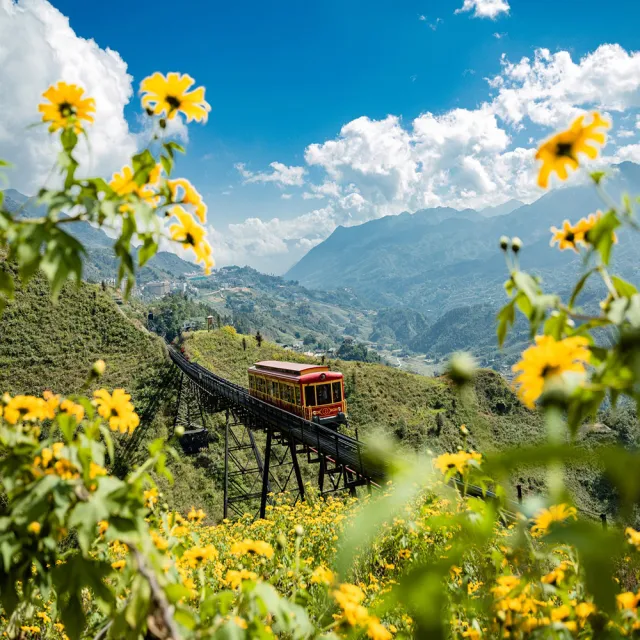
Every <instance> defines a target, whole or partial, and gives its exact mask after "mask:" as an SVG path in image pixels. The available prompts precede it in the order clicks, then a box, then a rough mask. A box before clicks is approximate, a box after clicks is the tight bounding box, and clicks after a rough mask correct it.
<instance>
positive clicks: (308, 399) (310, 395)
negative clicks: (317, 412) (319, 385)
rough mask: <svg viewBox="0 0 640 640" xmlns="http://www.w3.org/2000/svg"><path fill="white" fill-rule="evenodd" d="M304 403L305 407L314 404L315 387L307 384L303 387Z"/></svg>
mask: <svg viewBox="0 0 640 640" xmlns="http://www.w3.org/2000/svg"><path fill="white" fill-rule="evenodd" d="M304 403H305V404H306V405H307V407H313V406H314V405H315V404H316V389H315V387H312V386H308V387H305V388H304Z"/></svg>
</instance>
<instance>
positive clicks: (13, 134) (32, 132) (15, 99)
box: [0, 0, 137, 194]
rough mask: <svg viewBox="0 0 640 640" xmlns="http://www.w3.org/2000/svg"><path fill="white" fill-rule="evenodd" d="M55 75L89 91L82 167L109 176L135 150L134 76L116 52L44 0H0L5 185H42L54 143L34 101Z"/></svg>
mask: <svg viewBox="0 0 640 640" xmlns="http://www.w3.org/2000/svg"><path fill="white" fill-rule="evenodd" d="M58 80H65V81H66V82H70V83H77V84H80V85H82V86H83V87H84V88H85V91H86V93H87V94H88V95H90V96H92V97H93V98H95V101H96V114H95V124H94V125H93V126H91V127H90V129H89V134H90V139H91V148H90V150H89V149H87V148H86V145H81V147H82V149H83V150H82V151H81V153H80V157H81V160H82V163H83V166H84V170H85V171H87V172H90V173H92V174H98V175H104V176H109V175H110V174H111V172H113V171H114V170H117V169H119V168H120V167H121V166H122V164H123V163H124V162H125V161H126V159H127V158H128V157H129V156H130V155H131V154H132V153H133V152H134V151H135V149H136V145H137V141H136V136H135V135H134V134H132V133H131V132H130V131H129V127H128V125H127V122H126V120H125V117H124V107H125V105H126V104H127V103H128V102H129V100H130V98H131V96H132V94H133V89H132V78H131V76H130V75H129V74H128V73H127V65H126V64H125V62H124V61H123V60H122V58H121V57H120V55H119V54H118V53H117V52H115V51H112V50H111V49H108V48H107V49H101V48H100V47H99V46H98V45H97V44H96V43H95V42H94V41H93V40H86V39H84V38H80V37H78V36H77V35H76V34H75V32H74V31H73V29H71V27H70V26H69V20H68V19H67V18H66V17H65V16H64V15H62V14H61V13H60V12H59V11H58V10H57V9H55V8H54V7H53V6H51V4H49V3H48V2H46V0H19V1H18V2H17V3H14V2H13V1H12V0H0V87H2V90H1V91H0V113H2V118H1V119H0V149H1V150H2V151H1V153H2V157H3V158H4V159H6V160H9V161H11V162H12V163H13V164H14V166H15V169H13V170H12V171H11V172H10V174H9V179H10V182H11V185H12V186H13V187H15V188H16V189H19V190H20V191H23V192H25V193H27V194H32V193H34V192H35V191H36V190H37V188H38V187H40V186H42V184H43V182H44V180H45V179H46V178H47V176H48V175H49V173H50V171H51V167H52V165H53V162H54V160H55V157H56V154H57V152H58V143H57V142H56V141H55V139H53V138H52V137H50V136H49V134H48V132H47V129H46V127H44V126H41V127H33V128H28V127H29V125H31V124H33V123H34V122H38V120H39V119H40V117H39V116H40V114H39V113H38V112H37V104H38V103H39V102H40V101H41V95H42V93H43V91H45V89H47V87H48V86H49V85H51V84H53V83H55V82H57V81H58Z"/></svg>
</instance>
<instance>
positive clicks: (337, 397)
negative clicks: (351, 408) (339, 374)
mask: <svg viewBox="0 0 640 640" xmlns="http://www.w3.org/2000/svg"><path fill="white" fill-rule="evenodd" d="M332 386H333V401H334V402H342V385H341V384H340V383H339V382H334V383H333V385H332Z"/></svg>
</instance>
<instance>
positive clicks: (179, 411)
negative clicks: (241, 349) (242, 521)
mask: <svg viewBox="0 0 640 640" xmlns="http://www.w3.org/2000/svg"><path fill="white" fill-rule="evenodd" d="M170 354H171V358H172V360H173V361H174V363H175V364H177V365H178V367H179V369H180V370H181V375H180V376H179V388H178V398H177V403H176V411H175V416H174V429H175V427H176V426H178V425H180V426H182V427H184V435H183V436H181V438H180V441H181V444H182V447H183V449H184V451H185V453H197V452H198V451H199V450H200V449H202V448H204V447H206V445H207V444H208V443H209V442H210V441H212V440H217V439H219V438H220V436H223V437H224V509H223V511H224V517H225V518H226V517H228V516H229V515H230V513H231V512H233V514H235V515H238V516H242V515H244V514H245V513H252V514H256V515H259V516H260V517H261V518H264V517H265V513H266V507H267V505H268V504H270V503H272V502H273V496H274V495H275V494H277V493H282V492H285V491H289V492H290V493H291V494H292V496H293V499H294V501H297V500H304V482H303V477H302V472H301V469H300V458H301V457H306V462H307V463H309V464H318V465H319V467H318V487H319V489H320V492H321V494H322V495H326V494H329V493H333V492H337V491H345V490H348V491H350V492H351V494H352V495H355V493H356V487H358V486H363V485H366V486H367V487H368V488H369V489H370V488H371V485H372V484H374V485H375V481H374V478H379V477H380V476H381V471H380V470H379V469H377V468H375V467H372V468H371V469H369V470H367V469H365V467H364V465H363V460H362V453H361V447H362V445H361V443H359V442H358V441H355V440H353V439H352V438H348V437H347V436H344V435H342V434H338V433H336V432H334V431H332V430H330V429H327V428H326V427H321V426H319V425H316V424H314V423H310V422H307V421H306V420H303V419H302V418H299V417H298V416H295V415H293V414H290V413H287V412H285V411H282V410H280V409H278V408H277V407H273V406H272V405H269V404H266V403H263V402H261V401H260V400H258V399H257V398H253V397H251V396H249V394H248V391H247V390H246V389H244V388H243V387H240V386H238V385H234V384H233V383H231V382H229V381H228V380H225V379H224V378H220V377H218V376H215V375H214V374H212V373H211V372H209V371H207V370H206V369H203V368H202V367H200V366H199V365H194V364H192V363H189V362H188V361H187V360H186V359H185V358H184V356H182V355H181V354H180V353H179V352H177V351H176V350H174V349H172V350H171V351H170ZM207 383H208V384H207ZM256 403H259V405H264V407H262V406H256ZM256 409H258V410H256ZM260 409H264V412H262V411H260ZM220 412H224V414H225V418H226V419H225V423H224V434H219V433H218V434H216V433H215V431H214V430H213V429H212V428H211V422H212V421H210V420H207V416H210V415H212V414H215V413H220ZM278 414H281V415H280V416H278ZM278 417H280V418H281V419H280V420H278V419H277V418H278ZM274 418H276V419H274ZM292 420H294V421H302V422H303V423H306V424H305V425H302V426H301V427H300V428H301V429H302V428H304V427H306V425H309V426H308V427H307V429H308V431H309V432H312V431H316V433H315V437H302V436H307V434H304V433H303V432H302V433H300V434H298V433H296V431H295V430H294V428H292V427H293V425H292V424H291V423H292ZM320 431H322V433H320ZM262 434H264V436H263V435H262ZM296 436H297V437H296ZM220 439H221V438H220ZM263 442H264V448H263V446H261V444H262V443H263ZM345 443H346V446H345V447H341V446H340V445H341V444H345ZM314 445H315V446H314ZM354 445H355V446H354ZM343 449H344V450H343ZM354 449H355V452H354ZM354 453H356V455H357V461H358V462H359V465H360V469H357V465H355V464H348V462H350V461H351V460H353V457H354V456H353V454H354ZM345 458H347V459H346V460H345Z"/></svg>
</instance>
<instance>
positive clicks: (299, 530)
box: [294, 524, 304, 538]
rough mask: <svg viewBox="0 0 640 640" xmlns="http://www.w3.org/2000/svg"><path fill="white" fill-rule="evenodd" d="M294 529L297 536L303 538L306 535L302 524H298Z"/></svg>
mask: <svg viewBox="0 0 640 640" xmlns="http://www.w3.org/2000/svg"><path fill="white" fill-rule="evenodd" d="M294 531H295V532H296V537H298V538H302V536H303V535H304V529H303V528H302V525H299V524H297V525H296V528H295V529H294Z"/></svg>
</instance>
